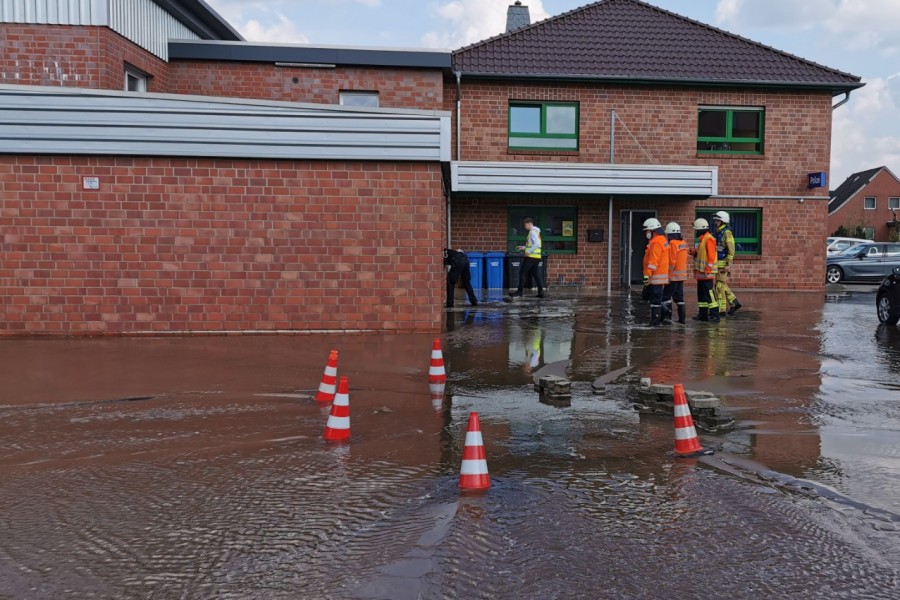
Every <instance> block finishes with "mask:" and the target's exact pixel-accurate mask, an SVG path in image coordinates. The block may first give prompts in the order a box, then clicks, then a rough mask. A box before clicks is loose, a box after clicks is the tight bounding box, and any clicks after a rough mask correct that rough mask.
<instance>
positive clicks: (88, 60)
mask: <svg viewBox="0 0 900 600" xmlns="http://www.w3.org/2000/svg"><path fill="white" fill-rule="evenodd" d="M0 48H3V51H2V52H0V83H7V84H17V85H50V86H67V87H68V86H71V87H85V88H92V89H112V90H122V89H124V88H125V62H126V61H127V62H129V63H131V64H132V65H134V66H135V67H138V68H139V69H141V70H143V71H144V72H146V73H149V74H150V75H151V76H152V79H151V80H150V91H152V92H166V91H167V90H168V85H169V83H168V67H167V65H166V63H165V62H164V61H162V60H161V59H159V58H157V57H156V56H154V55H153V54H151V53H150V52H147V51H146V50H144V49H143V48H141V47H139V46H137V45H135V44H133V43H132V42H130V41H129V40H127V39H125V38H123V37H122V36H120V35H119V34H117V33H116V32H114V31H112V30H111V29H108V28H106V27H88V26H66V25H14V24H8V23H4V24H0Z"/></svg>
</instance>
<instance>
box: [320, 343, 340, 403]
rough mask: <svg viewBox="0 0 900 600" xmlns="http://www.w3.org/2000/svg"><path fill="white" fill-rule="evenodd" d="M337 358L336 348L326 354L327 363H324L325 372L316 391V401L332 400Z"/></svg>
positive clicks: (335, 380)
mask: <svg viewBox="0 0 900 600" xmlns="http://www.w3.org/2000/svg"><path fill="white" fill-rule="evenodd" d="M337 359H338V352H337V350H332V351H331V352H330V353H329V354H328V363H327V364H326V365H325V372H324V373H323V374H322V382H321V383H320V384H319V391H318V392H316V402H331V401H332V400H334V392H335V385H336V384H337Z"/></svg>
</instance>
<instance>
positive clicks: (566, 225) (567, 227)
mask: <svg viewBox="0 0 900 600" xmlns="http://www.w3.org/2000/svg"><path fill="white" fill-rule="evenodd" d="M562 234H563V236H565V237H572V236H573V235H575V221H563V222H562Z"/></svg>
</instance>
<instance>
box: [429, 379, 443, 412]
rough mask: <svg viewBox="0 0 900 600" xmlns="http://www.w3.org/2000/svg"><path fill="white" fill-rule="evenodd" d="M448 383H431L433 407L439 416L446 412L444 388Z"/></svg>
mask: <svg viewBox="0 0 900 600" xmlns="http://www.w3.org/2000/svg"><path fill="white" fill-rule="evenodd" d="M446 387H447V386H446V385H444V384H443V383H431V384H429V385H428V389H429V390H431V408H433V409H434V413H435V414H436V415H437V416H441V414H442V413H443V412H444V390H445V389H446Z"/></svg>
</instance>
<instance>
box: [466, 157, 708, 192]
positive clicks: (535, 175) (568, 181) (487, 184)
mask: <svg viewBox="0 0 900 600" xmlns="http://www.w3.org/2000/svg"><path fill="white" fill-rule="evenodd" d="M450 175H451V182H452V186H453V187H452V189H453V191H454V192H482V193H529V194H601V195H653V196H714V195H716V194H717V193H718V188H719V172H718V167H710V166H693V165H691V166H681V165H619V164H596V163H595V164H591V163H579V164H561V163H541V162H530V161H529V162H521V161H517V162H477V161H470V162H465V161H464V162H459V161H454V162H453V163H451V165H450Z"/></svg>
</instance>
